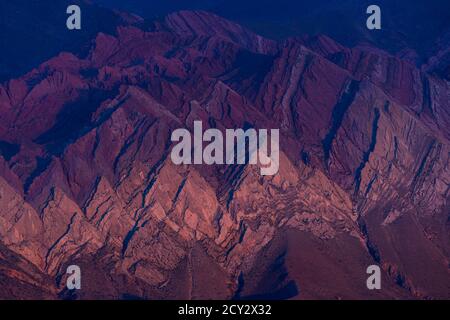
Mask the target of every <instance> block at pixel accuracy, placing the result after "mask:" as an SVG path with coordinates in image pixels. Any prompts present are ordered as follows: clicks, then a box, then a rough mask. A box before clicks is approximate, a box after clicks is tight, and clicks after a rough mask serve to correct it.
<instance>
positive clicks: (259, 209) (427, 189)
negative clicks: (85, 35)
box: [0, 11, 450, 299]
mask: <svg viewBox="0 0 450 320" xmlns="http://www.w3.org/2000/svg"><path fill="white" fill-rule="evenodd" d="M435 65H436V66H438V65H439V64H435V63H433V62H432V61H431V62H430V65H429V69H430V70H431V69H433V68H432V66H435ZM449 97H450V85H449V83H448V82H447V81H446V80H445V79H444V78H442V77H439V76H437V75H436V74H435V73H429V72H427V70H419V69H418V68H416V67H415V66H413V65H411V64H410V63H408V62H405V61H403V60H401V59H399V58H398V57H393V56H390V55H389V54H388V53H385V52H383V51H381V50H377V49H374V48H370V47H355V48H351V49H350V48H346V47H344V46H342V45H340V44H338V43H335V42H334V41H333V40H332V39H329V38H327V37H324V36H319V37H314V38H313V37H311V38H302V39H289V40H286V41H283V42H279V43H276V42H274V41H272V40H267V39H264V38H262V37H261V36H258V35H256V34H254V33H252V32H250V31H248V30H246V29H244V28H242V27H240V26H238V25H236V24H235V23H232V22H229V21H226V20H224V19H221V18H219V17H217V16H214V15H211V14H208V13H205V12H188V11H184V12H178V13H175V14H172V15H169V16H168V17H167V18H166V19H165V20H164V21H163V22H161V23H159V24H157V25H155V26H153V27H152V28H150V29H145V28H142V29H140V28H138V27H136V26H130V27H119V28H118V29H117V34H116V35H115V36H111V35H106V34H103V33H100V34H98V36H97V37H96V39H95V41H94V42H93V43H92V47H91V50H90V53H89V55H88V56H87V57H86V58H79V57H76V56H75V55H72V54H69V53H61V54H59V55H58V56H56V57H54V58H52V59H50V60H49V61H47V62H45V63H43V64H42V65H40V66H39V67H38V68H36V69H34V70H32V71H30V72H29V73H27V74H26V75H24V76H23V77H20V78H18V79H14V80H10V81H7V82H4V83H3V84H1V85H0V112H1V115H2V116H1V117H0V151H1V157H0V239H1V243H0V283H1V284H2V287H6V288H7V289H6V291H2V292H1V294H2V296H0V297H1V298H42V297H44V298H74V297H76V298H81V299H88V298H124V299H126V298H131V297H139V298H147V299H169V298H186V299H198V298H222V299H228V298H233V297H234V298H248V297H259V298H261V297H262V298H280V299H281V298H294V299H313V298H327V299H338V298H353V299H361V298H405V299H414V298H423V299H433V298H436V299H439V298H441V299H442V298H447V299H448V298H450V270H449V266H450V261H449V258H450V232H449V231H450V230H449V227H450V225H449V212H450V211H449V209H450V206H449V202H448V199H449V189H450V188H449V185H450V170H449V165H450V164H449V154H450V153H449V152H450V148H449V147H450V130H449V128H450V108H449V102H448V101H449ZM194 120H202V121H203V124H204V126H208V127H216V128H218V129H221V130H224V129H226V128H235V127H241V128H243V127H249V126H252V127H255V128H279V129H280V130H281V137H280V143H281V146H280V147H281V157H280V171H279V173H278V174H277V175H275V176H273V177H271V176H269V177H261V176H260V174H259V169H258V168H256V167H254V166H245V165H244V166H237V165H236V166H201V165H192V166H176V165H174V164H173V163H172V162H171V160H170V157H169V153H170V149H171V143H170V135H171V132H172V131H173V130H175V129H177V128H181V127H187V128H189V129H192V128H193V121H194ZM71 264H78V265H80V267H81V269H82V274H83V280H82V281H83V289H82V290H81V291H77V292H76V293H73V292H69V291H67V290H66V289H65V277H66V275H65V270H66V267H67V266H68V265H71ZM371 264H378V265H380V266H381V267H382V270H383V290H381V291H369V290H367V288H366V284H365V281H366V277H367V275H366V273H365V270H366V268H367V266H369V265H371ZM14 288H23V289H20V290H18V289H14ZM74 295H75V296H74Z"/></svg>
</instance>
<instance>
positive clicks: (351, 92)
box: [322, 80, 360, 166]
mask: <svg viewBox="0 0 450 320" xmlns="http://www.w3.org/2000/svg"><path fill="white" fill-rule="evenodd" d="M359 84H360V82H359V81H356V80H350V82H349V83H348V84H347V87H346V89H345V91H344V92H343V93H342V95H341V97H340V99H339V101H338V103H337V104H336V105H335V106H334V108H333V113H332V115H331V127H330V130H329V131H328V133H327V135H326V136H325V138H324V139H323V140H322V146H323V153H324V159H325V164H326V165H327V166H328V161H329V159H330V153H331V147H332V145H333V141H334V139H335V138H336V135H337V132H338V130H339V128H340V127H341V125H342V121H343V120H344V116H345V114H346V112H347V110H348V108H349V107H350V106H351V104H352V103H353V101H354V100H355V96H356V93H357V92H358V90H359Z"/></svg>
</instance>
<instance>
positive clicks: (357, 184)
mask: <svg viewBox="0 0 450 320" xmlns="http://www.w3.org/2000/svg"><path fill="white" fill-rule="evenodd" d="M374 113H375V116H374V118H373V124H372V137H371V139H370V145H369V148H368V149H367V151H366V152H364V154H363V158H362V161H361V164H360V165H359V167H358V168H357V169H356V171H355V195H356V194H357V193H358V192H359V188H360V186H361V174H362V171H363V170H364V168H365V167H366V164H367V162H369V158H370V155H371V154H372V152H373V151H374V150H375V145H376V144H377V133H378V121H379V120H380V111H379V110H378V109H377V108H375V111H374ZM372 182H373V181H372ZM368 190H370V189H369V188H368Z"/></svg>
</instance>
